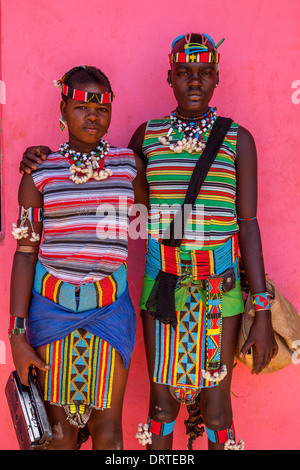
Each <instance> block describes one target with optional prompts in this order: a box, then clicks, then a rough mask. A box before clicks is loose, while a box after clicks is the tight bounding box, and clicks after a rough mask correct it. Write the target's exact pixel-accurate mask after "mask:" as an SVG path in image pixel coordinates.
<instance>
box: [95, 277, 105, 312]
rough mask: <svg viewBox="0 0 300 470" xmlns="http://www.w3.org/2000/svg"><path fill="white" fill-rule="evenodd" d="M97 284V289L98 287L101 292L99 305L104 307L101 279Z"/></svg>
mask: <svg viewBox="0 0 300 470" xmlns="http://www.w3.org/2000/svg"><path fill="white" fill-rule="evenodd" d="M96 286H97V289H98V293H99V304H98V307H102V303H103V300H102V299H103V294H102V289H101V286H100V283H99V281H96Z"/></svg>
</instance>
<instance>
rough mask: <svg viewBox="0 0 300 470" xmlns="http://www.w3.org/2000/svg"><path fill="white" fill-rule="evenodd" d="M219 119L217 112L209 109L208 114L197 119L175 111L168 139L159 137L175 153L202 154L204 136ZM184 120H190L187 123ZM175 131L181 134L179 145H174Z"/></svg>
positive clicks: (171, 118) (172, 115) (171, 116)
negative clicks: (173, 133) (173, 134)
mask: <svg viewBox="0 0 300 470" xmlns="http://www.w3.org/2000/svg"><path fill="white" fill-rule="evenodd" d="M216 118H217V115H216V110H215V109H214V108H209V110H208V111H207V113H205V114H203V115H202V116H198V117H195V118H190V117H189V118H188V117H184V116H181V115H180V114H179V113H178V111H173V112H172V113H171V115H170V122H171V127H170V129H169V131H168V133H167V135H166V137H159V138H158V139H159V142H160V143H161V144H163V145H168V146H169V149H170V150H172V151H173V152H175V153H182V152H184V151H186V152H189V153H192V152H199V153H200V152H202V151H203V150H204V148H205V142H204V139H203V134H205V132H207V131H208V130H209V129H210V128H211V127H212V125H213V123H214V122H215V120H216ZM183 119H188V122H185V121H184V120H183ZM175 129H176V130H177V131H178V132H180V133H181V138H180V140H178V141H177V143H175V144H174V143H172V140H173V137H172V135H171V134H172V132H173V131H175Z"/></svg>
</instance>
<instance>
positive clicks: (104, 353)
mask: <svg viewBox="0 0 300 470" xmlns="http://www.w3.org/2000/svg"><path fill="white" fill-rule="evenodd" d="M102 341H103V343H104V344H103V354H102V357H101V360H102V367H101V372H100V389H99V397H102V390H103V377H104V369H105V362H106V350H107V342H106V341H104V340H102Z"/></svg>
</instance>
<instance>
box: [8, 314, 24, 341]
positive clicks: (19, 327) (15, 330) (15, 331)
mask: <svg viewBox="0 0 300 470" xmlns="http://www.w3.org/2000/svg"><path fill="white" fill-rule="evenodd" d="M25 331H26V318H24V317H14V316H12V315H10V317H9V319H8V337H9V338H10V337H11V335H19V334H21V333H25Z"/></svg>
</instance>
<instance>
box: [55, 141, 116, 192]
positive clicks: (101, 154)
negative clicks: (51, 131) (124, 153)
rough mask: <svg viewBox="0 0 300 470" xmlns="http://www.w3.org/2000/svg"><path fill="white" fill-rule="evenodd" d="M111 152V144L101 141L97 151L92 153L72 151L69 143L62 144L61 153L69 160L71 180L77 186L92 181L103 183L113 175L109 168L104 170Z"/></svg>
mask: <svg viewBox="0 0 300 470" xmlns="http://www.w3.org/2000/svg"><path fill="white" fill-rule="evenodd" d="M108 150H109V143H108V142H106V140H102V139H101V140H100V143H99V145H98V147H97V148H96V150H95V151H93V152H90V153H81V152H76V151H75V150H72V149H70V145H69V142H66V143H65V144H61V145H60V147H59V152H60V154H61V155H62V156H63V157H66V158H68V160H69V162H70V164H71V166H70V173H71V176H70V179H71V180H72V181H74V183H76V184H82V183H86V182H87V181H88V180H90V179H94V180H96V181H101V180H105V179H107V178H108V177H109V176H111V175H112V171H111V170H110V169H109V168H106V169H104V163H105V155H107V153H108Z"/></svg>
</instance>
